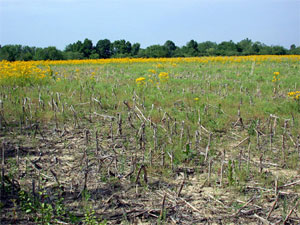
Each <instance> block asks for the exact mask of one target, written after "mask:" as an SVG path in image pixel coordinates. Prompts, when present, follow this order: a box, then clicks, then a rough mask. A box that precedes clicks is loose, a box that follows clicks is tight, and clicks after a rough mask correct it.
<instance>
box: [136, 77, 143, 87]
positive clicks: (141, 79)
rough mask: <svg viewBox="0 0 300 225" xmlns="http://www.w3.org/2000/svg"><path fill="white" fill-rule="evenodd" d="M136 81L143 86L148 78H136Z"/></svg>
mask: <svg viewBox="0 0 300 225" xmlns="http://www.w3.org/2000/svg"><path fill="white" fill-rule="evenodd" d="M135 82H136V84H137V85H140V86H142V85H144V84H145V83H146V78H145V77H139V78H136V79H135Z"/></svg>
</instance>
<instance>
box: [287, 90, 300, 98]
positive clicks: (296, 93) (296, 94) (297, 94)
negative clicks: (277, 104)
mask: <svg viewBox="0 0 300 225" xmlns="http://www.w3.org/2000/svg"><path fill="white" fill-rule="evenodd" d="M288 96H289V97H291V98H293V99H295V100H299V99H300V91H292V92H289V93H288Z"/></svg>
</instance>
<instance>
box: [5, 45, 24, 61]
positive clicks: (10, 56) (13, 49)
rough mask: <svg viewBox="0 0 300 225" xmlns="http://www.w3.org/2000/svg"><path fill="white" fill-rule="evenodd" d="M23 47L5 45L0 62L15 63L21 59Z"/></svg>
mask: <svg viewBox="0 0 300 225" xmlns="http://www.w3.org/2000/svg"><path fill="white" fill-rule="evenodd" d="M21 52H22V46H21V45H4V46H3V47H1V48H0V60H8V61H15V60H18V59H20V56H21Z"/></svg>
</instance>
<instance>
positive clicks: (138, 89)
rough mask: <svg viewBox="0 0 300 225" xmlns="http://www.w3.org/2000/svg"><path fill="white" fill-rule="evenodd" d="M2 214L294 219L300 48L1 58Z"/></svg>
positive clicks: (182, 220)
mask: <svg viewBox="0 0 300 225" xmlns="http://www.w3.org/2000/svg"><path fill="white" fill-rule="evenodd" d="M0 85H1V88H0V140H1V141H0V144H1V149H2V151H1V159H2V160H1V162H2V167H1V168H2V169H1V172H2V173H1V205H0V210H1V222H2V224H297V223H300V204H299V203H300V194H299V193H300V99H299V96H300V56H293V55H290V56H245V57H203V58H170V59H151V58H150V59H103V60H74V61H36V62H33V61H32V62H12V63H10V62H6V61H2V62H0Z"/></svg>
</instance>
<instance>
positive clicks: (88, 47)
mask: <svg viewBox="0 0 300 225" xmlns="http://www.w3.org/2000/svg"><path fill="white" fill-rule="evenodd" d="M92 51H93V42H92V41H91V40H89V39H87V38H86V39H84V41H83V43H82V46H81V48H80V51H79V52H81V53H83V55H84V57H85V58H87V59H88V58H89V57H90V55H91V54H92Z"/></svg>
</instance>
